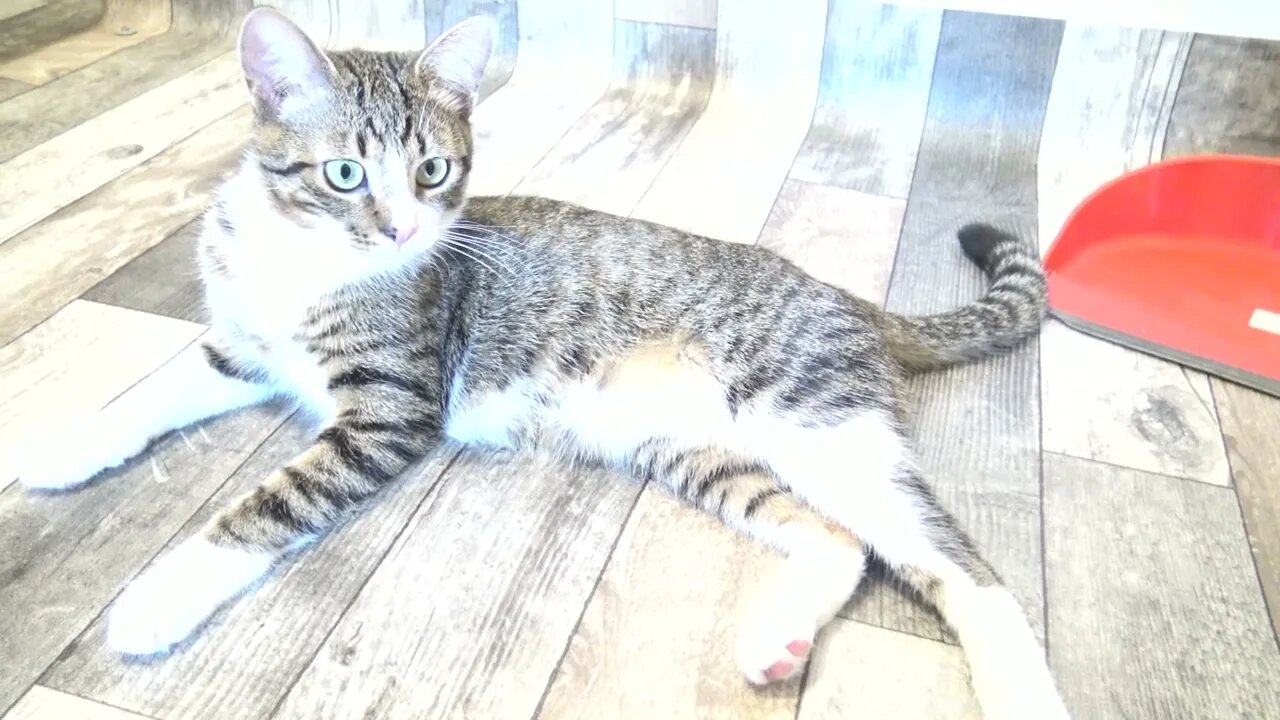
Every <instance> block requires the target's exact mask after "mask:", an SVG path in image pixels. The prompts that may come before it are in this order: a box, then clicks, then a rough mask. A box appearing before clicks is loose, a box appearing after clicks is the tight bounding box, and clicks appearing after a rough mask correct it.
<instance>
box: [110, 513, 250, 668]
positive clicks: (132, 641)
mask: <svg viewBox="0 0 1280 720" xmlns="http://www.w3.org/2000/svg"><path fill="white" fill-rule="evenodd" d="M273 560H274V558H273V556H272V555H270V554H266V553H259V552H251V551H247V550H241V549H237V548H227V547H220V546H217V545H214V544H212V543H210V542H209V541H207V540H205V539H204V538H201V537H196V538H192V539H190V540H187V541H186V542H184V543H183V544H182V545H179V546H178V547H177V548H175V549H174V550H173V551H172V552H170V553H168V554H166V555H164V556H163V557H161V558H160V559H159V560H158V561H157V562H156V563H155V564H154V565H152V566H151V567H150V568H148V569H147V570H145V571H144V572H143V573H142V574H141V575H139V576H138V577H137V578H135V579H134V581H133V582H131V583H130V584H129V586H128V587H127V588H125V590H124V592H123V593H121V595H120V597H119V599H117V600H116V602H115V604H114V605H113V606H112V608H111V612H110V615H109V616H108V619H107V645H109V646H110V647H111V648H112V649H113V650H116V651H118V652H121V653H124V654H127V655H154V654H157V653H164V652H168V651H169V650H170V649H171V648H172V647H173V646H174V645H177V644H178V643H180V642H182V641H183V640H185V639H186V638H187V637H188V636H190V635H191V633H192V632H194V631H195V630H196V628H198V627H199V626H200V625H201V623H203V622H204V621H205V620H207V619H208V618H209V617H210V616H211V615H213V613H214V612H216V611H217V610H218V608H220V607H221V606H222V605H224V604H225V603H227V602H228V601H230V600H232V599H233V598H234V597H235V596H236V595H238V594H240V592H241V591H243V590H244V589H245V588H246V587H248V586H249V585H250V584H252V583H253V582H254V581H255V580H257V579H258V578H260V577H262V576H263V575H265V574H266V572H267V571H268V570H269V569H270V568H271V565H272V562H273Z"/></svg>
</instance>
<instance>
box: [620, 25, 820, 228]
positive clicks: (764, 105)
mask: <svg viewBox="0 0 1280 720" xmlns="http://www.w3.org/2000/svg"><path fill="white" fill-rule="evenodd" d="M825 18H826V3H825V2H821V1H819V0H803V1H801V2H793V3H786V4H782V3H772V2H766V1H765V0H742V1H741V2H732V3H729V2H726V3H725V4H724V5H723V6H721V7H720V9H719V16H718V19H717V27H716V79H715V88H714V90H713V91H712V93H711V100H710V101H709V102H708V103H707V108H706V111H705V112H704V113H703V114H702V117H700V118H699V119H698V122H697V123H695V124H694V126H693V129H692V130H690V131H689V134H688V135H687V136H686V137H685V140H684V142H683V143H682V144H681V145H680V149H679V150H677V151H676V153H675V154H674V155H673V156H672V157H671V160H670V162H669V163H668V164H667V167H666V169H664V170H663V172H662V174H661V175H659V176H658V179H657V180H655V181H654V183H653V186H652V187H651V188H650V189H649V192H647V193H646V194H645V196H644V198H643V199H642V200H641V201H640V204H639V205H638V206H637V207H636V210H635V215H636V216H637V217H640V218H643V219H646V220H655V221H658V222H662V223H666V224H668V225H673V226H675V227H678V228H681V229H684V230H688V231H692V232H696V233H700V234H703V235H708V236H711V237H715V238H719V239H722V240H732V241H734V242H745V243H750V242H754V241H755V239H756V236H757V235H758V234H759V233H760V228H761V227H762V226H763V225H764V221H765V219H766V218H767V217H768V215H769V207H770V205H771V204H772V202H773V199H774V198H775V197H776V196H777V194H778V191H779V189H780V188H781V186H782V182H783V180H784V179H785V178H786V173H787V171H788V170H789V169H790V167H791V163H792V161H793V160H794V159H795V154H796V150H797V149H798V148H799V147H800V143H801V141H802V140H803V139H804V136H805V133H806V132H808V129H809V123H810V120H811V119H812V118H813V107H814V102H815V100H816V98H817V95H818V76H819V70H820V68H821V65H822V42H823V26H824V23H825Z"/></svg>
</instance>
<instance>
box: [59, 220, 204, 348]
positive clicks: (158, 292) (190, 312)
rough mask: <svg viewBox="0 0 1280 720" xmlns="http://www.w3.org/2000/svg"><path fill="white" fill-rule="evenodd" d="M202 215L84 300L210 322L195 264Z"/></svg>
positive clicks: (199, 321)
mask: <svg viewBox="0 0 1280 720" xmlns="http://www.w3.org/2000/svg"><path fill="white" fill-rule="evenodd" d="M200 227H201V221H200V218H198V217H197V218H196V219H195V220H191V221H190V222H188V223H187V224H186V225H183V226H182V227H180V228H178V229H177V230H175V231H173V232H172V233H171V234H170V235H169V236H168V237H166V238H165V239H164V240H163V241H161V242H160V243H159V244H157V245H156V246H155V247H153V248H151V249H150V250H148V251H146V252H144V253H142V254H141V255H139V256H138V257H136V258H134V259H133V260H132V261H130V262H129V263H128V264H127V265H125V266H124V267H122V268H120V269H119V270H117V271H115V272H114V273H112V274H111V275H109V276H107V277H106V278H105V279H104V280H103V281H102V282H100V283H98V284H97V285H94V286H93V287H92V288H90V289H89V290H88V291H87V292H85V293H84V295H82V296H81V297H83V298H84V299H85V300H93V301H94V302H101V303H107V304H109V305H118V306H120V307H127V308H133V309H134V310H142V311H144V312H149V313H155V314H157V315H164V316H166V317H172V318H178V319H180V320H190V321H191V322H197V323H204V324H208V322H209V312H208V310H207V309H205V306H204V293H203V286H202V285H201V283H200V275H199V270H198V268H197V266H196V249H197V242H198V241H199V239H200Z"/></svg>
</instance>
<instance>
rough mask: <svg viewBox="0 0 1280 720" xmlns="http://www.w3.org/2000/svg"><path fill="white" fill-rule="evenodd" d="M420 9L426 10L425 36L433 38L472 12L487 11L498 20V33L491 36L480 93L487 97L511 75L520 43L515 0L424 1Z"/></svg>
mask: <svg viewBox="0 0 1280 720" xmlns="http://www.w3.org/2000/svg"><path fill="white" fill-rule="evenodd" d="M423 12H424V13H425V14H426V25H427V37H428V38H435V37H436V36H438V35H439V34H440V33H442V32H444V31H445V30H447V29H449V28H451V27H453V26H454V25H455V24H456V23H459V22H461V21H463V20H465V19H467V18H468V17H471V16H472V15H488V16H489V17H491V18H493V19H494V21H495V22H497V23H498V36H497V38H496V39H495V43H494V46H493V53H492V54H491V55H490V56H489V64H488V65H487V66H485V69H484V79H483V80H481V81H480V97H481V98H487V97H489V96H490V95H492V94H493V92H494V91H495V90H497V89H498V88H500V87H502V86H503V85H504V84H506V82H507V81H508V80H510V79H511V72H512V70H514V69H515V64H516V55H517V50H518V49H519V45H520V33H519V26H518V16H517V10H516V3H512V2H492V1H491V0H469V1H468V2H457V0H454V1H452V2H444V3H424V4H423Z"/></svg>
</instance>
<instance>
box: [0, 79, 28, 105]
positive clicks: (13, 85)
mask: <svg viewBox="0 0 1280 720" xmlns="http://www.w3.org/2000/svg"><path fill="white" fill-rule="evenodd" d="M30 89H31V86H30V85H28V84H26V83H24V82H18V81H17V80H10V79H9V78H0V101H4V100H8V99H9V98H11V97H14V96H15V95H21V94H22V93H24V92H26V91H28V90H30Z"/></svg>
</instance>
